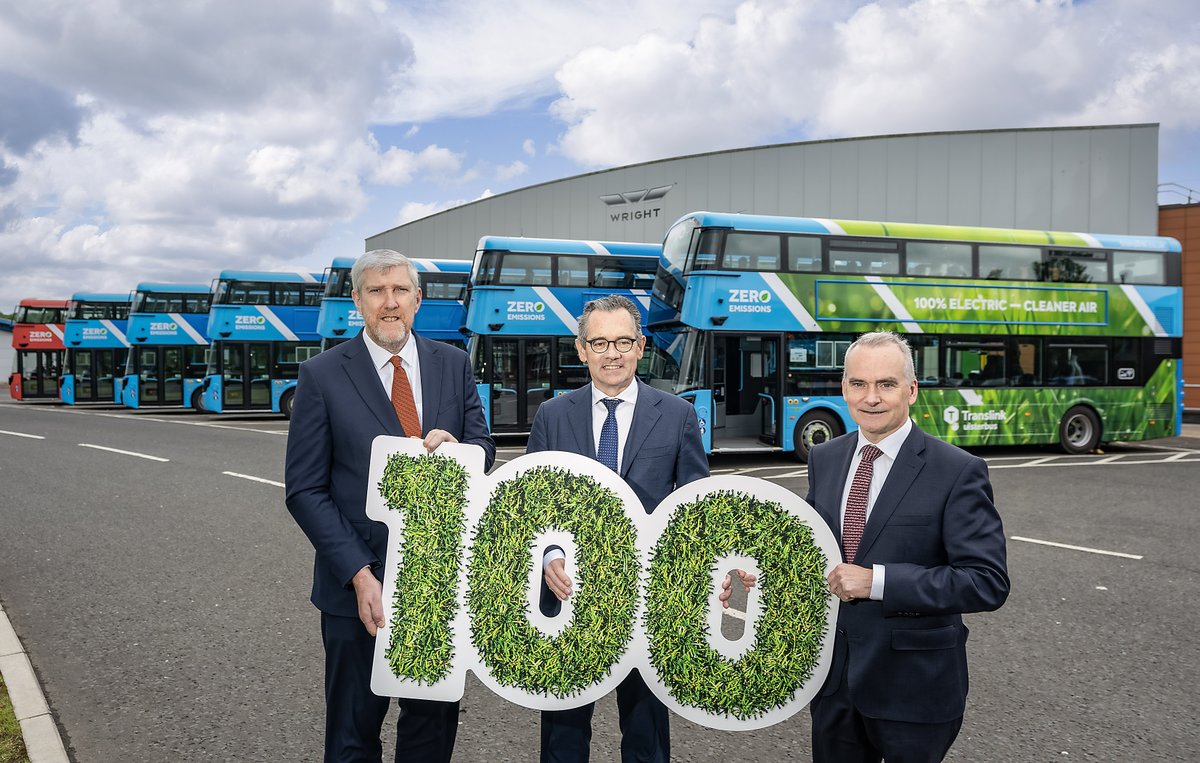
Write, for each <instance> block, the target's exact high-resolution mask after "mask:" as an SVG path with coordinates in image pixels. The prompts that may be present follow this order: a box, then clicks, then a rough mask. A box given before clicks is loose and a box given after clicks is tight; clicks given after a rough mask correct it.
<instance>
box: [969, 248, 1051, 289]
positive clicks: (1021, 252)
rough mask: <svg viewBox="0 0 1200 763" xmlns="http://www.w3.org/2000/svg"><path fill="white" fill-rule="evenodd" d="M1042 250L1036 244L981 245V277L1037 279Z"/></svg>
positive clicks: (1015, 279)
mask: <svg viewBox="0 0 1200 763" xmlns="http://www.w3.org/2000/svg"><path fill="white" fill-rule="evenodd" d="M1041 262H1042V250H1041V249H1038V248H1037V247H1034V246H993V245H990V244H981V245H980V247H979V277H980V278H988V279H994V280H1012V281H1036V280H1038V268H1039V267H1040V266H1041Z"/></svg>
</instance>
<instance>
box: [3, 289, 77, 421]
mask: <svg viewBox="0 0 1200 763" xmlns="http://www.w3.org/2000/svg"><path fill="white" fill-rule="evenodd" d="M69 304H70V303H68V302H67V301H66V300H64V299H23V300H21V303H20V304H19V305H17V307H16V309H15V310H13V326H12V347H13V368H12V375H11V376H9V377H8V392H9V395H10V396H11V397H12V399H13V400H37V399H54V400H57V399H58V378H59V376H61V375H62V365H63V354H64V352H65V345H64V344H63V332H64V321H65V316H66V312H67V307H68V305H69Z"/></svg>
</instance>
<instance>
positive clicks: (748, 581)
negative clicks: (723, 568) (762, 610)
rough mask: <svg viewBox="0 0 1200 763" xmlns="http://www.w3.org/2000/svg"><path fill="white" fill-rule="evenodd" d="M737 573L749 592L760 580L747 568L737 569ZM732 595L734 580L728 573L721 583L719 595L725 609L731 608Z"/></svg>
mask: <svg viewBox="0 0 1200 763" xmlns="http://www.w3.org/2000/svg"><path fill="white" fill-rule="evenodd" d="M737 574H738V577H739V578H741V581H742V587H743V588H745V589H746V592H747V593H749V592H750V589H751V588H753V587H754V584H755V583H756V582H757V581H758V577H757V576H756V575H752V574H750V573H749V572H746V571H745V570H737ZM732 595H733V581H732V580H731V579H730V577H729V575H726V576H725V580H724V581H723V582H722V583H721V595H720V596H719V597H717V598H719V599H720V600H721V606H722V607H723V608H724V609H729V597H730V596H732Z"/></svg>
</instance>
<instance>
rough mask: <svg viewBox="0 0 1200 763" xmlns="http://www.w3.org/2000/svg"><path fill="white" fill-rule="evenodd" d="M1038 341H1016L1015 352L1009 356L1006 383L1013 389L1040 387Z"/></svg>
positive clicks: (1040, 373)
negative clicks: (1009, 361)
mask: <svg viewBox="0 0 1200 763" xmlns="http://www.w3.org/2000/svg"><path fill="white" fill-rule="evenodd" d="M1040 343H1041V342H1040V340H1037V339H1018V340H1017V344H1016V352H1015V353H1014V354H1013V355H1011V356H1010V360H1011V363H1010V364H1009V369H1008V383H1009V384H1010V385H1012V386H1014V387H1040V386H1041V385H1042V367H1041V365H1040V364H1039V363H1038V354H1039V353H1038V346H1039V345H1040Z"/></svg>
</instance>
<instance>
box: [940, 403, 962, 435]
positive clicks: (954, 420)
mask: <svg viewBox="0 0 1200 763" xmlns="http://www.w3.org/2000/svg"><path fill="white" fill-rule="evenodd" d="M942 419H943V420H944V421H945V422H946V423H947V424H949V425H950V428H951V429H958V409H957V408H955V407H954V406H953V405H949V406H946V410H944V411H942Z"/></svg>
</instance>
